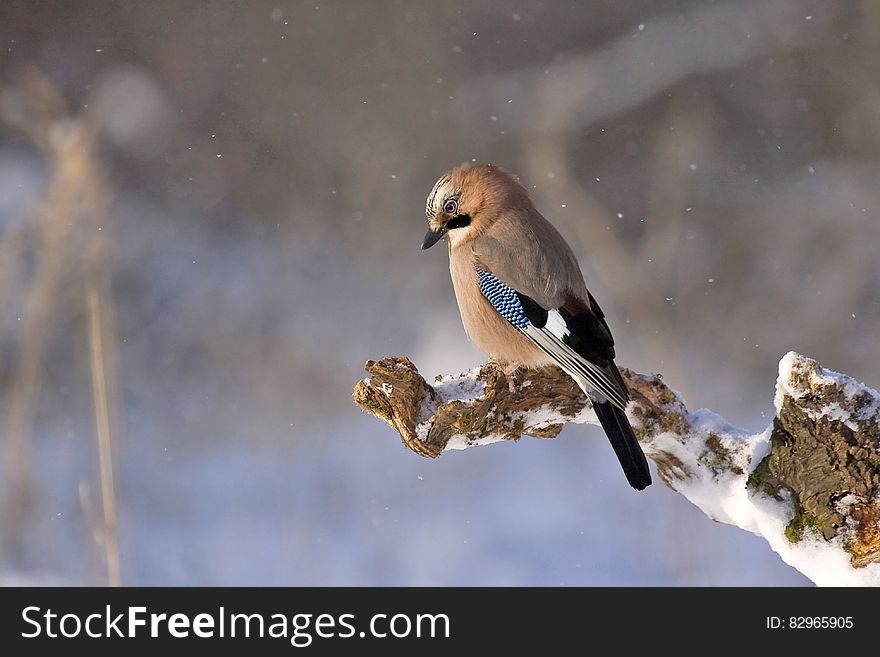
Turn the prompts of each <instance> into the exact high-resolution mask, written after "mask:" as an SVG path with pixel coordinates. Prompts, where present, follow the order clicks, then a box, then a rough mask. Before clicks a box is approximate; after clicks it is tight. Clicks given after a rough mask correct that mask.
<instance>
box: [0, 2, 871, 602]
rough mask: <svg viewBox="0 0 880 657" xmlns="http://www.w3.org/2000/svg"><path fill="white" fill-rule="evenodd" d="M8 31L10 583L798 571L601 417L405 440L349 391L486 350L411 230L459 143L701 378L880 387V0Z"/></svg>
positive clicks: (696, 382)
mask: <svg viewBox="0 0 880 657" xmlns="http://www.w3.org/2000/svg"><path fill="white" fill-rule="evenodd" d="M0 53H2V54H0V302H2V307H3V311H2V313H0V413H2V417H0V431H2V432H3V433H2V444H0V459H2V462H0V582H3V583H7V584H10V583H58V584H91V583H98V584H100V583H107V582H111V583H115V582H122V583H124V584H133V585H174V584H180V585H190V584H205V585H224V584H225V585H243V584H263V585H266V584H268V585H273V584H284V585H343V584H355V585H429V584H440V585H447V584H449V585H451V584H465V585H685V584H687V585H756V584H761V585H802V584H806V583H808V582H807V580H806V579H804V578H803V577H801V576H800V575H799V574H798V573H796V572H795V571H794V570H792V569H790V568H788V567H787V566H786V565H785V564H783V563H782V562H781V561H780V560H779V559H778V558H777V557H776V555H775V554H773V553H772V552H771V550H770V549H769V547H767V545H766V544H765V543H764V542H763V541H762V540H760V539H758V538H756V537H753V536H751V535H749V534H746V533H744V532H742V531H740V530H737V529H733V528H731V527H727V526H723V525H720V524H717V523H713V522H711V521H710V520H709V519H708V518H706V517H705V516H703V515H702V513H701V512H700V511H698V510H697V509H696V508H695V507H693V506H691V505H690V504H689V503H688V502H687V501H686V500H685V499H684V498H682V497H680V496H678V495H676V494H674V493H672V492H671V491H669V490H667V489H666V488H665V487H664V486H663V485H662V484H660V483H659V482H658V483H657V484H656V485H654V486H652V487H651V488H650V489H648V491H647V492H645V493H642V494H636V493H634V492H633V491H632V490H631V489H630V488H629V487H628V486H627V484H626V481H625V480H624V478H623V476H622V474H621V472H620V471H619V467H618V465H617V462H616V460H615V458H614V455H613V453H612V451H611V450H610V449H609V448H608V445H607V443H606V441H605V439H604V437H603V436H602V434H601V432H600V431H599V430H598V429H596V428H593V427H588V428H585V427H571V428H568V429H566V430H565V431H564V432H563V434H562V435H561V437H560V438H559V439H557V440H554V441H549V442H547V441H544V442H540V441H534V440H523V441H520V442H519V443H517V444H513V443H510V444H499V445H495V446H493V447H492V448H481V449H473V450H468V451H467V452H455V453H449V454H445V455H444V456H442V457H441V458H440V459H438V460H436V461H428V460H423V459H420V458H419V457H417V456H415V455H414V454H412V453H410V452H407V451H405V450H404V449H403V448H402V447H401V446H400V444H399V440H398V437H397V436H396V435H395V434H394V433H393V432H392V431H391V429H389V428H388V427H386V426H385V425H383V424H382V423H380V422H379V421H377V420H376V419H375V418H373V417H370V416H367V415H363V414H361V412H360V411H359V410H358V408H357V407H356V406H355V405H354V404H353V403H352V401H351V391H352V387H353V385H354V383H355V382H356V381H357V380H358V379H359V378H360V377H361V376H363V370H362V368H363V363H364V361H365V360H366V359H367V358H379V357H382V356H385V355H390V354H405V355H408V356H410V357H411V358H412V359H413V361H414V362H415V363H416V364H417V365H418V366H419V368H420V369H421V371H422V372H423V373H424V374H425V375H426V376H428V377H429V378H430V376H433V375H434V374H435V373H439V372H445V373H456V372H460V371H463V370H466V369H469V368H471V367H473V366H476V365H478V364H480V363H481V362H482V360H483V359H482V356H481V355H480V354H479V353H478V352H477V351H476V350H475V349H474V348H472V347H471V346H470V345H469V344H468V342H467V340H466V337H465V335H464V332H463V330H462V328H461V325H460V321H459V318H458V312H457V309H456V306H455V302H454V297H453V292H452V288H451V284H450V281H449V275H448V270H447V259H446V255H445V254H444V253H443V249H439V250H437V251H430V252H426V253H423V252H421V251H419V248H418V247H419V243H420V241H421V238H422V236H423V234H424V230H425V226H424V216H423V214H424V200H425V196H426V195H427V193H428V192H429V191H430V189H431V187H432V186H433V184H434V181H435V180H436V178H437V177H438V176H439V175H440V174H441V173H442V172H443V171H444V170H445V169H447V168H449V167H451V166H453V165H455V164H458V163H460V162H463V161H467V160H472V159H473V160H477V161H488V162H493V163H496V164H500V165H502V166H504V167H506V168H508V169H510V170H511V171H513V172H515V173H517V174H518V175H519V176H520V177H521V179H522V181H523V182H524V183H525V184H526V186H527V187H528V188H529V189H530V190H531V191H532V193H533V196H534V198H535V201H536V203H537V205H538V207H539V209H540V210H541V211H542V212H543V213H544V214H545V215H546V216H547V217H548V218H549V219H550V220H551V221H553V222H554V223H555V224H556V226H557V227H559V229H560V230H561V232H562V233H563V234H564V235H565V237H566V238H567V239H568V240H569V242H570V244H571V245H572V247H573V248H574V250H575V252H576V253H577V254H578V256H579V257H580V259H581V265H582V268H583V270H584V273H585V275H586V277H587V282H588V284H589V286H590V287H591V289H592V291H593V293H594V294H595V296H596V297H597V299H598V300H599V302H600V303H601V304H602V307H603V308H604V310H605V311H606V313H607V314H608V316H609V320H610V322H611V326H612V329H613V330H614V332H615V336H616V338H617V342H618V345H619V350H618V353H619V359H618V360H619V362H620V363H621V364H623V365H626V366H629V367H633V368H635V369H638V370H641V371H644V372H662V373H663V374H664V376H665V378H666V381H667V382H668V383H669V384H670V385H672V386H673V387H675V388H677V389H679V390H681V391H682V393H683V394H684V395H685V397H686V400H687V402H688V405H689V406H690V407H691V408H698V407H701V406H705V407H708V408H711V409H713V410H715V411H717V412H718V413H720V414H722V415H724V416H725V417H726V418H727V419H728V420H729V421H731V422H732V423H734V424H737V425H739V426H741V427H743V428H747V429H750V430H753V431H756V432H757V431H760V430H762V429H763V428H764V427H766V426H767V424H768V423H769V422H770V420H771V419H772V417H773V409H772V398H773V385H774V381H775V378H776V370H777V363H778V361H779V358H780V357H781V356H782V355H783V354H784V353H785V352H786V351H788V350H789V349H794V350H798V351H800V352H802V353H805V354H807V355H809V356H811V357H814V358H816V359H818V360H819V361H820V362H821V363H822V364H823V365H824V366H826V367H831V368H833V369H837V370H841V371H845V372H847V373H848V374H850V375H853V376H855V377H856V378H858V379H860V380H864V381H866V382H867V383H869V384H873V385H875V386H876V385H877V384H878V383H880V379H878V371H877V367H876V365H877V363H878V357H880V341H878V340H877V339H876V336H877V334H878V328H880V259H878V257H877V248H878V246H880V222H878V220H877V205H878V201H880V198H878V197H880V185H878V184H877V180H878V174H880V4H878V3H877V2H871V1H868V0H865V1H862V2H859V1H854V2H846V3H828V2H821V1H816V2H810V1H801V0H778V1H774V2H770V3H768V2H762V1H760V0H753V1H750V0H727V1H722V0H719V1H714V2H706V1H704V2H697V1H672V0H662V1H658V2H652V3H642V2H614V1H611V0H607V1H592V2H582V3H563V2H546V1H540V2H535V1H529V0H525V1H522V2H500V1H487V2H480V3H471V2H453V1H448V2H442V3H441V2H432V3H427V2H406V1H403V0H400V1H396V2H395V1H383V2H370V3H365V2H354V1H351V2H345V1H334V2H329V1H325V0H312V1H311V2H288V3H285V2H279V1H275V2H256V1H255V2H247V3H244V2H227V3H209V2H186V3H184V2H170V1H169V2H163V1H159V2H149V3H147V2H113V3H110V2H78V3H65V4H61V3H55V2H38V1H36V0H28V1H26V2H24V1H13V0H7V1H6V2H4V3H3V4H2V6H0Z"/></svg>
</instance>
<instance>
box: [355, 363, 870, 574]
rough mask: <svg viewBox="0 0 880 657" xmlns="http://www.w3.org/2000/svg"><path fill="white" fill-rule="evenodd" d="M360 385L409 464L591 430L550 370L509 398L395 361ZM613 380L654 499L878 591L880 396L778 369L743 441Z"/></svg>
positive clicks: (500, 386)
mask: <svg viewBox="0 0 880 657" xmlns="http://www.w3.org/2000/svg"><path fill="white" fill-rule="evenodd" d="M366 371H367V373H368V374H369V375H370V376H369V377H368V378H366V379H364V380H363V381H360V382H359V383H358V384H357V385H356V386H355V389H354V399H355V402H356V403H357V404H358V405H359V406H360V407H361V408H362V409H364V410H365V411H367V412H369V413H371V414H373V415H375V416H377V417H379V418H381V419H382V420H384V421H385V422H387V423H388V424H390V425H391V426H392V427H393V428H394V429H395V430H396V431H397V432H398V433H399V434H400V437H401V438H402V439H403V444H404V445H405V446H406V447H408V448H409V449H411V450H413V451H414V452H416V453H417V454H420V455H421V456H427V457H432V458H433V457H436V456H439V455H440V454H441V453H442V452H443V451H444V450H449V449H464V448H467V447H472V446H475V445H485V444H489V443H493V442H498V441H500V440H518V439H519V438H520V437H522V436H524V435H529V436H534V437H536V438H554V437H556V436H557V435H558V434H559V432H560V431H561V430H562V427H563V425H564V424H566V423H569V422H573V423H580V424H598V420H597V418H596V416H595V414H594V413H593V411H592V409H591V407H590V404H589V402H588V400H587V399H586V397H585V396H584V395H583V393H582V392H581V391H580V389H579V388H578V387H577V386H576V385H575V384H574V382H573V381H572V380H571V379H570V378H569V377H567V376H566V375H565V374H563V373H562V372H561V371H560V370H557V369H555V368H546V369H531V370H525V371H522V372H520V373H518V374H516V375H515V377H514V380H513V381H512V383H511V384H509V383H508V380H507V377H506V376H505V375H504V373H503V372H502V371H501V369H500V368H498V367H496V366H495V365H493V364H491V363H489V364H486V365H483V366H482V367H479V368H476V369H473V370H471V371H470V372H466V373H464V374H461V375H458V376H438V377H437V378H436V379H435V381H434V384H433V385H429V384H428V383H427V382H426V381H425V379H424V378H423V377H422V376H421V374H419V372H418V370H417V369H416V367H415V365H413V363H412V362H411V361H410V360H409V359H408V358H405V357H399V356H395V357H389V358H384V359H382V360H380V361H372V360H371V361H367V364H366ZM621 372H622V374H623V376H624V378H625V379H626V381H627V384H628V385H629V387H630V390H631V392H632V397H633V401H632V403H631V404H630V406H629V408H628V414H629V417H630V420H631V422H632V424H633V428H634V430H635V433H636V436H637V437H638V439H639V441H640V442H641V444H642V447H643V449H644V450H645V454H646V455H647V456H648V458H650V459H651V460H652V461H654V464H655V466H656V468H657V474H658V475H659V476H660V479H661V480H662V481H663V482H664V483H665V484H666V485H667V486H669V487H670V488H671V489H673V490H675V491H677V492H679V493H681V494H682V495H684V496H685V497H686V498H687V499H688V500H690V501H691V502H692V503H694V504H696V505H697V506H698V507H699V508H700V509H702V510H703V512H704V513H706V515H708V516H709V517H710V518H712V519H714V520H717V521H720V522H725V523H729V524H731V525H736V526H737V527H740V528H742V529H746V530H748V531H750V532H753V533H755V534H757V535H759V536H763V537H764V538H765V539H766V540H767V542H768V543H769V544H770V546H771V547H772V548H773V550H775V551H776V552H777V553H778V554H779V555H780V556H781V557H782V559H783V560H784V561H785V562H786V563H788V564H789V565H791V566H792V567H794V568H796V569H797V570H799V571H800V572H802V573H803V574H804V575H806V576H807V577H809V578H810V579H812V580H813V581H814V582H816V583H817V584H820V585H880V394H878V393H877V392H876V391H875V390H872V389H871V388H868V387H867V386H865V385H863V384H860V383H858V382H857V381H855V380H853V379H851V378H850V377H847V376H845V375H842V374H838V373H836V372H831V371H830V370H825V369H823V368H822V367H820V366H819V365H818V363H816V361H814V360H811V359H809V358H806V357H804V356H801V355H799V354H796V353H794V352H790V353H788V354H787V355H786V356H785V357H784V358H783V359H782V361H781V362H780V364H779V378H778V380H777V383H776V397H775V406H776V413H777V416H776V418H774V420H773V422H772V423H771V425H770V426H769V427H767V428H766V429H765V430H764V431H762V432H760V433H757V434H752V433H750V432H748V431H743V430H741V429H737V428H735V427H732V426H731V425H729V424H728V423H727V422H725V420H724V419H723V418H721V417H720V416H718V415H716V414H715V413H712V412H711V411H708V410H706V409H700V410H697V411H694V412H691V411H688V410H687V408H686V407H685V405H684V401H683V400H682V398H681V396H680V395H679V394H678V393H676V392H675V391H673V390H672V389H671V388H669V387H668V386H667V385H666V384H665V383H664V382H663V379H662V377H661V376H659V375H651V376H648V375H643V374H638V373H635V372H632V371H630V370H627V369H625V368H621Z"/></svg>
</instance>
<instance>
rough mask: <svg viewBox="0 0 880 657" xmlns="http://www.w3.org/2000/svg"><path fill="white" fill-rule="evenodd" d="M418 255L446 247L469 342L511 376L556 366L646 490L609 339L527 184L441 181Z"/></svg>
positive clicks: (478, 175) (495, 173)
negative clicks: (584, 397)
mask: <svg viewBox="0 0 880 657" xmlns="http://www.w3.org/2000/svg"><path fill="white" fill-rule="evenodd" d="M425 217H426V219H427V224H428V232H427V234H426V235H425V238H424V240H423V241H422V250H425V249H429V248H431V247H432V246H434V245H435V244H437V243H438V242H440V241H441V240H446V242H447V246H448V251H449V271H450V275H451V277H452V286H453V289H454V291H455V298H456V300H457V302H458V308H459V311H460V313H461V320H462V324H463V325H464V329H465V332H466V333H467V335H468V337H469V339H470V340H471V342H473V343H474V344H475V345H476V346H477V347H478V348H480V349H481V350H482V351H483V352H485V353H486V354H487V355H488V356H489V358H490V359H491V360H493V361H494V362H496V363H498V364H499V365H501V366H502V367H503V369H504V372H505V374H507V375H508V377H510V375H511V374H513V373H514V372H516V371H517V370H518V369H519V368H522V367H544V366H548V365H556V366H557V367H559V368H561V369H562V370H563V371H564V372H565V373H566V374H568V375H569V376H570V377H571V378H572V379H574V381H575V382H576V383H577V385H578V386H579V387H580V388H581V390H583V391H584V393H585V394H586V395H587V396H588V397H589V399H590V401H591V403H592V406H593V409H594V411H595V413H596V415H597V417H598V419H599V423H600V424H601V425H602V429H603V430H604V431H605V434H606V435H607V436H608V440H609V441H610V443H611V446H612V447H613V449H614V452H615V454H616V455H617V458H618V460H619V461H620V465H621V466H622V468H623V472H624V474H625V475H626V479H627V481H628V482H629V484H630V485H631V486H632V487H633V488H634V489H636V490H643V489H645V488H647V487H648V486H649V485H650V484H651V472H650V469H649V468H648V462H647V460H646V459H645V454H644V452H643V451H642V448H641V446H640V445H639V443H638V440H637V439H636V437H635V434H634V433H633V430H632V426H631V425H630V423H629V420H628V419H627V416H626V413H625V409H626V406H627V403H628V402H629V399H630V395H629V390H628V389H627V386H626V383H625V382H624V380H623V377H622V376H621V375H620V372H619V370H618V369H617V366H616V365H615V364H614V358H615V351H614V338H613V337H612V335H611V330H610V329H609V327H608V321H607V319H606V318H605V314H604V313H603V312H602V309H601V308H600V307H599V304H598V303H597V302H596V299H595V298H594V297H593V295H592V294H591V293H590V292H589V290H588V289H587V286H586V283H585V282H584V277H583V274H582V273H581V270H580V267H579V265H578V262H577V258H575V255H574V252H573V251H572V249H571V247H569V245H568V243H567V242H566V241H565V239H564V238H563V237H562V235H561V234H560V233H559V231H557V230H556V228H554V227H553V225H552V224H551V223H550V222H549V221H548V220H547V219H545V218H544V216H543V215H542V214H541V213H540V212H538V210H537V209H536V208H535V205H534V204H533V202H532V200H531V198H530V197H529V193H528V191H527V190H526V189H525V187H523V185H522V184H521V183H520V182H519V181H518V180H517V178H516V177H514V176H513V175H512V174H510V173H508V172H507V171H506V170H504V169H502V168H501V167H498V166H496V165H492V164H478V163H465V164H462V165H459V166H457V167H455V168H453V169H451V170H449V171H447V172H446V173H444V174H443V175H442V176H440V178H439V179H438V180H437V182H436V183H435V184H434V187H433V188H432V189H431V193H430V194H428V198H427V202H426V205H425Z"/></svg>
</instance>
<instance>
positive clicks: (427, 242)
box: [422, 226, 449, 251]
mask: <svg viewBox="0 0 880 657" xmlns="http://www.w3.org/2000/svg"><path fill="white" fill-rule="evenodd" d="M448 232H449V228H448V227H447V226H443V227H442V228H440V229H438V230H437V231H436V232H435V231H433V230H429V231H428V233H427V234H426V235H425V239H424V240H422V251H424V250H425V249H430V248H431V247H432V246H434V245H435V244H436V243H437V242H439V241H440V240H441V239H443V236H444V235H445V234H446V233H448Z"/></svg>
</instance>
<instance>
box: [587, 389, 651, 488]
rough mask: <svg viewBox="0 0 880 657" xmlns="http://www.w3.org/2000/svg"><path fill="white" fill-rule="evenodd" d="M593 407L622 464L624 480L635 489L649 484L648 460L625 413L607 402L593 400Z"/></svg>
mask: <svg viewBox="0 0 880 657" xmlns="http://www.w3.org/2000/svg"><path fill="white" fill-rule="evenodd" d="M593 409H594V410H595V411H596V415H597V416H598V418H599V422H600V423H601V424H602V428H603V429H604V430H605V435H607V436H608V440H609V441H611V446H612V447H613V448H614V453H615V454H617V459H618V460H619V461H620V465H621V466H623V472H624V473H625V474H626V480H627V481H628V482H629V485H630V486H632V487H633V488H635V489H636V490H644V489H645V488H647V487H648V486H650V485H651V471H650V470H649V469H648V460H647V459H646V458H645V453H644V452H643V451H642V448H641V447H640V446H639V441H638V440H636V437H635V434H633V430H632V427H631V426H630V425H629V420H627V419H626V414H625V413H624V412H623V411H621V410H620V409H619V408H616V407H614V406H612V405H611V404H610V403H608V402H602V403H599V402H595V401H594V402H593Z"/></svg>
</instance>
